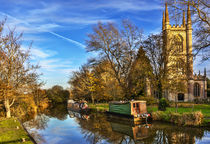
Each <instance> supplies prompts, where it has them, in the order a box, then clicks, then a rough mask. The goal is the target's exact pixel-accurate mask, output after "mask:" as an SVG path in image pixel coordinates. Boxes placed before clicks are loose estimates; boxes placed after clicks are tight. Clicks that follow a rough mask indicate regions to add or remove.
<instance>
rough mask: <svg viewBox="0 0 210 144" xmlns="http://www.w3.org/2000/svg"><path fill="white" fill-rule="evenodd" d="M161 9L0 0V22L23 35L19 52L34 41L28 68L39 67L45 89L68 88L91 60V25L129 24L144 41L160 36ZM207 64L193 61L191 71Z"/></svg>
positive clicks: (136, 3)
mask: <svg viewBox="0 0 210 144" xmlns="http://www.w3.org/2000/svg"><path fill="white" fill-rule="evenodd" d="M162 6H163V5H162V4H161V1H160V0H0V20H2V19H4V18H5V16H6V17H7V26H9V27H10V28H14V27H15V28H16V31H17V32H23V33H24V35H23V39H24V42H23V45H22V48H23V49H25V48H27V46H28V45H29V44H30V43H31V42H32V41H33V45H32V48H31V53H32V62H33V63H39V65H40V66H41V68H40V70H39V71H40V72H41V73H43V75H42V76H41V79H42V80H43V81H44V82H46V85H45V86H44V88H50V87H51V86H53V85H55V84H58V85H61V86H63V87H64V88H67V87H68V84H67V81H68V80H69V77H70V76H71V72H72V71H75V70H78V68H79V67H80V66H81V65H82V64H84V63H85V62H86V61H87V59H88V58H90V57H93V56H94V54H91V53H87V52H86V51H85V40H86V39H87V34H88V33H91V32H92V28H93V26H94V25H95V24H97V23H98V22H99V21H100V22H105V23H106V22H113V23H116V24H119V23H120V22H121V20H122V19H129V20H131V21H132V22H133V23H134V24H135V25H137V26H138V27H139V28H142V29H143V30H144V34H145V35H148V34H149V33H158V32H160V30H161V17H162V11H163V7H162ZM207 64H208V65H209V63H207V62H206V63H203V64H200V63H199V62H198V60H196V61H195V65H194V69H195V71H196V72H197V71H198V69H200V70H201V72H202V71H203V67H204V66H206V67H207ZM209 67H210V65H209Z"/></svg>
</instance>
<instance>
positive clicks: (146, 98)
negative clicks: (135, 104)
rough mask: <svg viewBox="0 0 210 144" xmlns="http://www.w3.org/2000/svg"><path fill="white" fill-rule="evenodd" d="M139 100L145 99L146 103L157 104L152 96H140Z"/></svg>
mask: <svg viewBox="0 0 210 144" xmlns="http://www.w3.org/2000/svg"><path fill="white" fill-rule="evenodd" d="M139 100H145V101H146V102H147V105H154V104H157V101H156V99H155V98H154V97H143V96H142V97H140V98H139Z"/></svg>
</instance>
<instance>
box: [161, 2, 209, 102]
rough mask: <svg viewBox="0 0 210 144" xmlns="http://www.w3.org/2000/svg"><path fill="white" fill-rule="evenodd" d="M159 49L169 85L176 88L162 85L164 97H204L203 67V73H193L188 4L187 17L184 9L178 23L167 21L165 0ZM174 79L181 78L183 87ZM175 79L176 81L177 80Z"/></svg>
mask: <svg viewBox="0 0 210 144" xmlns="http://www.w3.org/2000/svg"><path fill="white" fill-rule="evenodd" d="M162 38H163V42H164V45H163V52H164V54H165V55H166V57H165V61H164V65H165V69H166V72H167V73H166V77H167V80H169V81H170V82H171V83H170V82H169V85H170V84H172V85H173V84H174V86H172V88H174V87H180V89H179V88H178V89H176V90H173V89H170V90H169V89H167V88H166V89H165V93H166V95H165V97H167V98H168V99H169V100H171V101H193V100H194V99H205V98H206V97H207V93H206V91H207V82H206V70H204V75H201V74H200V73H199V74H198V75H196V74H195V75H193V54H192V21H191V13H190V5H189V4H188V7H187V20H186V19H185V11H183V18H182V24H181V25H176V26H175V25H171V24H170V20H169V13H168V8H167V3H166V4H165V11H164V12H163V19H162ZM176 81H178V82H183V83H184V85H183V86H184V87H183V89H184V90H182V88H181V87H182V86H180V85H179V84H176ZM178 82H177V83H178Z"/></svg>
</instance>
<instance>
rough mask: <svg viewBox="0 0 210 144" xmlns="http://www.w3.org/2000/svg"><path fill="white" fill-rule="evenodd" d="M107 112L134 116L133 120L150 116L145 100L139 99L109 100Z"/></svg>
mask: <svg viewBox="0 0 210 144" xmlns="http://www.w3.org/2000/svg"><path fill="white" fill-rule="evenodd" d="M108 113H111V114H115V115H119V116H126V117H130V118H134V121H141V120H143V119H147V118H148V117H150V114H148V113H147V106H146V101H141V100H135V101H134V100H133V101H113V102H110V103H109V111H108Z"/></svg>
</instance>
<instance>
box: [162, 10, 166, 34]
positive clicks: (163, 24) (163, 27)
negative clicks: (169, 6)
mask: <svg viewBox="0 0 210 144" xmlns="http://www.w3.org/2000/svg"><path fill="white" fill-rule="evenodd" d="M165 25H166V22H165V14H164V12H163V21H162V30H164V29H165V27H166V26H165Z"/></svg>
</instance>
